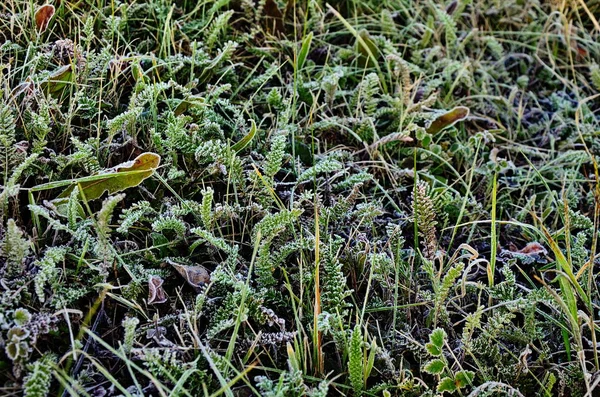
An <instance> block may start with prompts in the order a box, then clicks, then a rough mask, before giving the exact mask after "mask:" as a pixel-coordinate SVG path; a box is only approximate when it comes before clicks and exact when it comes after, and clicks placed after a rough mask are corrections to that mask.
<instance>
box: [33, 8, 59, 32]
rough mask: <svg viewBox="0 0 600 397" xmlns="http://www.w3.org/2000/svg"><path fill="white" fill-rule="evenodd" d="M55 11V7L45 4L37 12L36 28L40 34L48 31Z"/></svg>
mask: <svg viewBox="0 0 600 397" xmlns="http://www.w3.org/2000/svg"><path fill="white" fill-rule="evenodd" d="M54 11H55V9H54V6H53V5H51V4H44V5H43V6H41V7H40V8H38V10H37V11H36V12H35V26H36V27H37V30H38V31H39V32H40V33H42V32H44V31H45V30H46V29H48V24H49V23H50V20H51V19H52V17H53V16H54Z"/></svg>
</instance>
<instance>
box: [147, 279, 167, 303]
mask: <svg viewBox="0 0 600 397" xmlns="http://www.w3.org/2000/svg"><path fill="white" fill-rule="evenodd" d="M163 283H164V281H163V279H162V278H160V277H158V276H150V278H149V279H148V304H149V305H155V304H158V303H165V302H166V301H167V294H166V292H165V290H164V289H163V287H162V285H163Z"/></svg>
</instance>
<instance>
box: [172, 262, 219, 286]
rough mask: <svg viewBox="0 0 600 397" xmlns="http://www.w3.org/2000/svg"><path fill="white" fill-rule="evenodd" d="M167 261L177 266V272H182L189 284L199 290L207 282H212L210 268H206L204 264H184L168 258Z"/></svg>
mask: <svg viewBox="0 0 600 397" xmlns="http://www.w3.org/2000/svg"><path fill="white" fill-rule="evenodd" d="M166 262H167V263H168V264H169V265H171V266H173V267H174V268H175V270H177V272H178V273H179V274H181V276H183V278H184V279H185V281H187V283H188V284H189V285H191V286H192V287H194V289H195V290H197V291H198V290H199V289H200V288H201V287H202V286H204V285H205V284H207V283H209V282H210V274H209V273H208V270H206V268H205V267H204V266H201V265H194V266H188V265H182V264H179V263H177V262H174V261H173V260H171V259H167V260H166Z"/></svg>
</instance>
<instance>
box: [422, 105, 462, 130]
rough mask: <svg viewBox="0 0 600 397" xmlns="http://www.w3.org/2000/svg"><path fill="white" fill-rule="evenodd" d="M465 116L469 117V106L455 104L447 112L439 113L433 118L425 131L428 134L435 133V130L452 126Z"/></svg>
mask: <svg viewBox="0 0 600 397" xmlns="http://www.w3.org/2000/svg"><path fill="white" fill-rule="evenodd" d="M467 117H469V108H468V107H465V106H457V107H455V108H454V109H452V110H450V111H448V112H445V113H442V114H440V115H439V116H438V117H437V118H436V119H434V120H433V121H432V122H431V123H430V124H429V125H428V126H427V132H428V133H430V134H435V133H436V132H440V131H442V130H444V129H446V128H448V127H451V126H453V125H454V124H456V123H458V122H459V121H462V120H464V119H466V118H467Z"/></svg>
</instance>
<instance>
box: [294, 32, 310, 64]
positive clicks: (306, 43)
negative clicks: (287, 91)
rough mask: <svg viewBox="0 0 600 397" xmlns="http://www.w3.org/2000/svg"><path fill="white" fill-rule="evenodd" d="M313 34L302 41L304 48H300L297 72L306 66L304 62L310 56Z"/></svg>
mask: <svg viewBox="0 0 600 397" xmlns="http://www.w3.org/2000/svg"><path fill="white" fill-rule="evenodd" d="M312 39H313V32H310V33H309V34H308V35H307V36H306V37H305V38H304V40H302V48H300V53H299V54H298V59H297V60H296V70H300V69H302V66H304V61H305V60H306V57H307V55H308V51H309V50H310V44H311V43H312Z"/></svg>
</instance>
